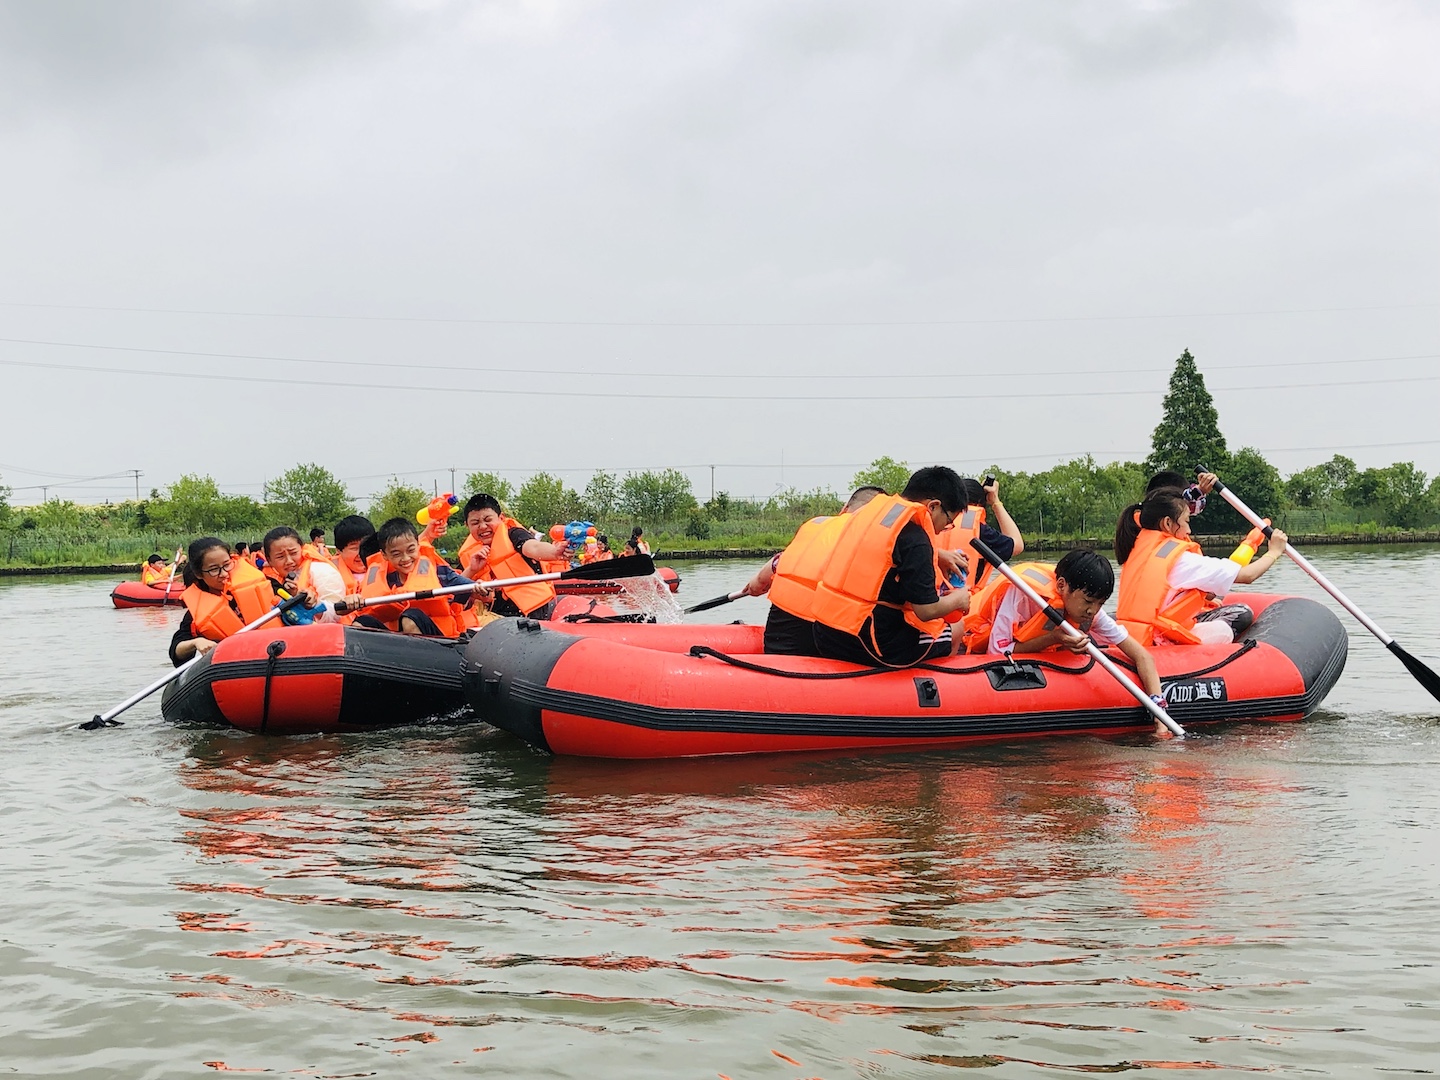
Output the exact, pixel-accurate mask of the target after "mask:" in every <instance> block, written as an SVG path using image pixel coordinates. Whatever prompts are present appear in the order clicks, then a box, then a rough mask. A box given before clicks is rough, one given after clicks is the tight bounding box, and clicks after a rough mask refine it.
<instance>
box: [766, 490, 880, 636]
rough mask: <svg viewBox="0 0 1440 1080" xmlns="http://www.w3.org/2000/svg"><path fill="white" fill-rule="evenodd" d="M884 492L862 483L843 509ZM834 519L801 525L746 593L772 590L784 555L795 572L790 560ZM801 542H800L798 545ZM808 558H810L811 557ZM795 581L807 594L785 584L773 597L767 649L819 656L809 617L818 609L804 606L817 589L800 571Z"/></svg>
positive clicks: (846, 510)
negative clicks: (809, 584) (804, 579)
mask: <svg viewBox="0 0 1440 1080" xmlns="http://www.w3.org/2000/svg"><path fill="white" fill-rule="evenodd" d="M884 494H885V489H884V488H881V487H876V486H875V485H874V484H865V485H863V486H862V487H858V488H856V489H855V490H854V491H853V492H851V493H850V498H849V499H848V500H846V503H845V505H844V506H843V507H841V508H840V513H841V514H853V513H854V512H855V511H856V510H859V509H860V508H861V507H862V506H864V505H865V504H866V503H868V502H869V501H870V500H871V499H873V498H875V496H877V495H884ZM837 516H838V515H837ZM832 520H833V519H831V518H811V519H810V520H809V521H807V522H806V523H805V524H804V525H801V526H800V529H799V531H797V532H796V533H795V536H794V538H793V539H792V540H791V541H790V543H789V544H787V545H786V547H785V550H784V551H781V552H779V553H778V554H776V555H775V556H774V557H773V558H772V559H771V560H770V561H769V562H767V563H766V564H765V565H764V566H762V567H760V569H759V570H757V571H756V572H755V576H754V577H752V578H751V579H750V580H749V581H747V582H746V583H745V595H746V596H764V595H766V594H767V593H769V592H770V589H771V586H772V585H773V584H774V583H775V575H776V573H777V572H778V571H779V568H780V561H781V560H782V559H784V560H785V562H786V564H787V567H786V573H787V574H793V573H794V570H793V569H792V568H791V567H790V565H789V564H790V563H792V562H795V561H797V560H800V559H803V556H802V555H801V554H800V552H801V548H802V547H806V546H807V544H808V543H820V542H823V538H822V537H821V536H820V534H819V530H820V527H821V526H822V524H823V523H824V522H826V521H832ZM839 524H840V522H835V525H837V526H838V525H839ZM812 537H813V539H812ZM797 545H800V546H798V547H797ZM787 553H788V556H789V557H788V558H787ZM815 554H816V555H819V554H820V552H819V551H817V552H816V553H815ZM804 561H807V562H808V561H809V560H804ZM795 583H796V584H797V585H799V586H800V588H801V589H803V590H804V593H803V594H802V593H798V592H797V593H795V595H793V596H791V595H789V594H790V593H791V590H789V589H786V588H783V587H782V588H781V589H780V590H779V595H778V596H772V597H771V598H770V612H769V614H767V615H766V616H765V647H764V649H765V652H767V653H771V654H773V655H776V656H819V655H820V651H819V650H818V649H817V648H816V647H815V621H814V619H813V618H810V617H807V616H813V615H814V611H813V610H803V609H804V608H805V607H806V604H807V602H808V603H810V604H813V600H814V590H813V588H806V585H807V584H808V583H801V582H800V581H799V580H798V575H797V579H796V581H795ZM791 607H795V608H797V610H796V611H790V610H789V608H791Z"/></svg>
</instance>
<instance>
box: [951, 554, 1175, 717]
mask: <svg viewBox="0 0 1440 1080" xmlns="http://www.w3.org/2000/svg"><path fill="white" fill-rule="evenodd" d="M1035 569H1037V570H1040V571H1042V575H1043V576H1044V577H1047V578H1048V579H1049V580H1048V581H1045V582H1043V583H1042V582H1039V581H1033V580H1032V581H1031V582H1030V584H1031V587H1032V588H1034V589H1035V591H1036V592H1038V593H1039V594H1040V595H1041V596H1042V597H1044V598H1045V600H1046V602H1048V603H1049V604H1050V606H1051V607H1053V608H1055V609H1057V610H1059V611H1061V612H1063V614H1064V615H1065V619H1066V621H1068V622H1069V623H1070V625H1071V626H1074V627H1075V628H1076V629H1078V630H1080V631H1081V632H1082V633H1083V634H1085V635H1086V637H1080V638H1072V637H1069V636H1067V635H1066V634H1064V633H1063V632H1062V631H1061V630H1060V629H1059V628H1058V627H1053V626H1051V625H1050V622H1049V619H1047V618H1046V616H1045V613H1044V612H1043V611H1042V610H1041V609H1040V608H1039V607H1037V606H1036V604H1035V602H1034V601H1033V600H1031V599H1030V598H1029V597H1028V596H1026V595H1025V594H1024V593H1023V592H1021V591H1020V590H1019V589H1017V588H1015V587H1014V586H1012V585H1011V584H1010V583H1009V582H1008V581H1004V582H997V583H996V585H995V588H996V589H998V590H1003V593H1004V596H1003V599H1001V600H1000V602H999V605H998V606H997V607H996V608H995V614H994V617H993V619H992V621H991V623H990V627H989V635H990V641H989V644H988V646H987V648H986V651H987V652H988V653H989V654H990V655H991V656H1005V655H1007V654H1009V653H1016V654H1020V653H1037V652H1044V651H1045V650H1046V649H1069V650H1070V651H1071V652H1075V653H1083V652H1084V651H1085V641H1086V638H1088V639H1089V640H1090V641H1093V642H1094V643H1095V644H1096V645H1099V646H1100V647H1101V648H1102V649H1106V648H1110V647H1112V646H1113V647H1116V648H1119V650H1120V651H1121V652H1122V653H1124V654H1125V655H1126V656H1127V657H1129V659H1130V662H1131V663H1132V664H1134V665H1135V673H1136V675H1138V676H1139V677H1140V685H1141V686H1143V687H1144V688H1145V692H1146V693H1147V694H1149V695H1150V700H1152V701H1154V702H1155V704H1157V705H1159V706H1160V707H1161V708H1162V709H1163V708H1164V707H1165V698H1164V691H1163V690H1162V689H1161V687H1160V676H1159V674H1158V673H1157V672H1156V670H1155V660H1154V658H1153V657H1151V655H1150V654H1149V652H1147V651H1146V650H1145V647H1144V645H1143V644H1142V643H1141V642H1139V641H1137V640H1136V639H1135V636H1134V635H1133V634H1131V633H1130V632H1129V631H1128V630H1126V629H1125V627H1123V626H1121V625H1120V624H1119V623H1117V622H1116V621H1115V620H1114V619H1112V618H1111V617H1110V616H1109V615H1107V614H1105V612H1104V611H1103V610H1101V608H1102V606H1103V605H1104V603H1105V601H1106V600H1109V599H1110V594H1111V593H1113V592H1114V591H1115V571H1114V570H1112V569H1111V568H1110V560H1109V559H1107V558H1105V556H1103V555H1101V554H1100V553H1099V552H1095V551H1081V550H1076V551H1067V552H1066V553H1065V554H1064V555H1062V556H1061V557H1060V561H1059V562H1058V563H1056V564H1055V569H1054V571H1053V572H1049V573H1044V568H1043V567H1036V568H1035ZM968 625H969V623H968V620H967V628H968ZM1155 733H1156V734H1157V735H1161V736H1167V737H1168V736H1169V734H1170V732H1169V731H1168V730H1167V729H1166V727H1165V725H1164V724H1162V723H1160V722H1159V721H1158V720H1157V721H1156V722H1155Z"/></svg>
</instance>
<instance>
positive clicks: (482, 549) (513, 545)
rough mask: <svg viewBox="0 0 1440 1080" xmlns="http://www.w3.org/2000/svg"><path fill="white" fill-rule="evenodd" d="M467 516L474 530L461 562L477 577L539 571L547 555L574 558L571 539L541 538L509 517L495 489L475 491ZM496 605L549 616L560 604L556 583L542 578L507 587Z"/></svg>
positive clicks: (503, 611)
mask: <svg viewBox="0 0 1440 1080" xmlns="http://www.w3.org/2000/svg"><path fill="white" fill-rule="evenodd" d="M464 521H465V527H466V528H467V529H469V530H470V536H469V537H468V538H467V539H466V540H465V542H464V543H463V544H461V545H460V565H461V566H463V567H464V568H465V573H466V574H467V575H469V576H470V577H472V578H474V579H475V580H477V581H483V580H490V581H496V580H500V579H502V578H516V577H528V576H529V575H531V574H538V573H541V572H542V571H541V569H540V563H541V562H542V561H545V562H550V561H556V562H559V561H564V562H567V563H568V562H569V559H570V545H569V544H567V543H565V542H564V541H561V542H560V543H551V542H550V541H548V540H540V539H537V538H536V537H535V535H534V534H533V533H531V531H530V530H529V529H527V528H525V527H524V526H523V525H521V524H519V523H518V522H516V521H515V520H514V519H512V518H508V517H506V516H505V513H504V511H503V510H502V509H501V508H500V501H499V500H498V499H496V498H495V496H493V495H486V494H484V493H483V492H482V493H480V494H478V495H472V496H470V498H469V500H468V501H467V502H466V503H465V511H464ZM490 610H492V611H493V612H494V613H495V614H496V615H510V616H517V615H528V616H529V617H530V618H532V619H548V618H549V617H550V615H551V613H552V612H553V611H554V610H555V587H554V586H553V585H551V584H550V583H549V582H548V581H539V582H534V583H532V584H529V585H515V586H511V587H510V588H507V589H501V590H500V592H499V595H497V596H495V598H494V599H493V600H492V601H491V605H490Z"/></svg>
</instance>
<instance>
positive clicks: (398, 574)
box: [355, 517, 471, 637]
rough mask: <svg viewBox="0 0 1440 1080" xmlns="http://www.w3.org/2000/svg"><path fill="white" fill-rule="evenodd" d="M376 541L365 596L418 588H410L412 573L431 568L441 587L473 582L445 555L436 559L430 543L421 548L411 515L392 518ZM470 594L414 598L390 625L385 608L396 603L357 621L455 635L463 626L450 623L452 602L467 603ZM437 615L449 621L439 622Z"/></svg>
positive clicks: (424, 633)
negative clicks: (458, 570) (424, 598)
mask: <svg viewBox="0 0 1440 1080" xmlns="http://www.w3.org/2000/svg"><path fill="white" fill-rule="evenodd" d="M375 543H376V544H377V545H378V548H379V551H378V553H377V554H375V555H373V556H371V557H370V559H369V560H368V565H367V567H366V580H365V581H364V582H363V583H362V584H361V592H362V594H363V595H365V596H371V595H384V594H385V593H393V592H407V591H416V590H414V589H413V588H407V587H406V586H407V583H408V584H409V585H411V586H413V585H414V582H413V581H411V580H410V579H411V578H412V576H413V575H415V574H416V573H417V572H421V571H427V570H428V571H431V572H433V574H434V576H435V578H436V579H437V580H438V581H439V583H440V584H439V587H440V588H450V587H451V586H454V585H468V584H471V579H470V578H468V577H465V576H464V575H462V574H457V573H456V572H455V571H454V570H453V569H452V568H451V567H450V565H449V563H447V562H445V561H444V560H443V559H434V558H433V555H434V552H433V549H431V548H428V547H427V548H426V549H425V550H424V551H422V550H421V547H420V534H419V533H418V532H416V531H415V526H414V524H413V523H412V522H411V521H410V520H409V519H408V518H401V517H395V518H391V519H390V520H389V521H387V522H385V524H383V525H381V526H380V529H379V531H378V532H377V533H376V534H375ZM372 570H375V571H378V573H377V580H376V581H375V582H374V583H373V585H372V583H371V581H370V580H369V579H370V574H371V571H372ZM379 574H383V578H380V576H379ZM427 587H431V586H427ZM468 598H469V597H468V596H467V595H465V594H461V595H459V596H457V597H455V599H454V600H453V602H452V600H451V599H449V598H447V597H435V598H434V599H431V600H416V601H411V602H409V603H408V604H407V605H405V606H404V607H403V609H402V610H399V611H398V612H396V613H395V618H394V620H393V621H394V622H395V624H396V625H394V626H388V625H386V623H387V621H388V620H389V616H386V615H385V608H387V607H388V608H390V609H394V608H395V605H384V606H382V607H380V608H377V609H374V610H372V612H371V613H370V614H368V615H365V614H362V615H357V616H356V617H355V622H356V623H357V624H359V625H361V626H368V627H371V628H372V629H384V630H395V629H398V630H399V632H400V633H402V634H411V635H415V636H424V637H454V636H455V634H456V633H457V632H458V630H459V628H458V626H451V625H449V622H450V620H451V619H452V618H453V616H452V615H451V610H452V603H453V604H459V603H463V602H464V601H465V600H467V599H468ZM437 619H438V620H441V621H443V622H446V623H447V625H446V626H441V625H439V623H438V622H437V621H436V620H437Z"/></svg>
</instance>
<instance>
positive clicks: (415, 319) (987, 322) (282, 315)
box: [0, 301, 1440, 329]
mask: <svg viewBox="0 0 1440 1080" xmlns="http://www.w3.org/2000/svg"><path fill="white" fill-rule="evenodd" d="M1437 306H1440V305H1437V304H1434V303H1424V304H1374V305H1362V306H1355V307H1314V308H1262V309H1250V310H1239V311H1193V312H1170V313H1165V314H1148V315H1145V314H1141V315H1134V314H1131V315H1023V316H1014V317H1009V318H988V319H853V320H822V319H796V320H695V321H685V320H675V321H670V320H658V319H657V320H647V319H634V320H630V319H473V318H444V317H433V316H432V317H425V316H415V315H337V314H326V313H301V312H286V311H219V310H206V309H199V308H150V307H112V306H102V305H98V304H33V303H22V302H20V301H8V302H0V307H10V308H35V309H39V310H51V311H110V312H120V313H130V314H147V315H207V316H222V317H226V318H244V319H313V320H318V321H325V322H394V323H437V324H457V325H468V326H557V327H572V326H573V327H587V326H588V327H636V328H644V327H657V328H710V329H721V328H727V327H735V328H785V327H795V328H828V327H837V328H838V327H864V326H873V327H905V326H996V325H1007V324H1022V323H1084V322H1138V321H1150V320H1161V319H1232V318H1246V317H1250V316H1260V315H1326V314H1336V313H1343V312H1357V311H1408V310H1414V309H1425V308H1433V307H1437Z"/></svg>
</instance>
